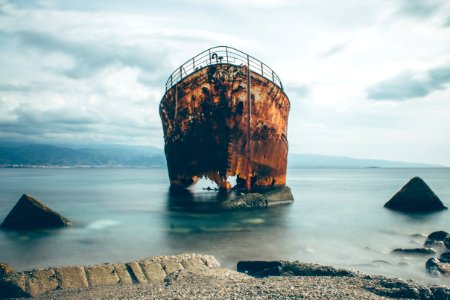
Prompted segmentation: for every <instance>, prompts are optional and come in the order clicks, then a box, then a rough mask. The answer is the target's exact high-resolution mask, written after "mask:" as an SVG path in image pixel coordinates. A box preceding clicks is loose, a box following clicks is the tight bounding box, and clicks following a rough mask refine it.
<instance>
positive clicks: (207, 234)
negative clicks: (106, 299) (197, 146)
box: [0, 169, 450, 285]
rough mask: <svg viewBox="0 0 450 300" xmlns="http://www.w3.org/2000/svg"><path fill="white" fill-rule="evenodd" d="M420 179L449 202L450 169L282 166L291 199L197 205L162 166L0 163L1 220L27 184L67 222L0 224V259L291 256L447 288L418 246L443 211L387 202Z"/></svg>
mask: <svg viewBox="0 0 450 300" xmlns="http://www.w3.org/2000/svg"><path fill="white" fill-rule="evenodd" d="M413 176H421V177H422V178H423V179H424V180H425V181H426V182H427V183H428V184H429V185H430V187H431V188H432V189H433V190H434V191H435V193H436V194H437V195H438V196H439V197H440V198H441V200H442V201H443V202H444V204H445V205H446V206H450V169H296V170H288V176H287V178H288V185H289V186H290V187H291V189H292V193H293V195H294V198H295V201H294V203H293V204H291V205H283V206H279V207H271V208H269V209H258V210H249V211H236V212H205V211H203V210H199V211H197V210H195V209H192V206H191V204H192V203H197V205H198V204H199V203H200V204H201V203H202V202H203V203H204V202H205V201H211V200H214V198H215V197H216V193H215V192H212V191H204V190H202V189H201V188H200V187H196V188H194V190H193V191H192V192H191V193H181V194H180V193H176V194H173V193H171V192H169V188H168V186H169V185H168V178H167V170H165V169H0V219H1V220H3V218H4V217H6V215H7V214H8V212H9V210H10V209H11V208H12V207H13V206H14V205H15V203H16V201H17V200H18V199H19V198H20V196H21V195H22V194H23V193H30V194H32V195H34V196H35V197H37V198H38V199H40V200H42V201H43V202H45V203H46V204H48V205H49V206H50V207H52V208H53V209H55V210H56V211H58V212H60V213H61V214H62V215H64V216H65V217H67V218H69V219H70V220H72V221H73V223H74V226H72V227H70V228H64V229H58V230H40V231H33V232H16V231H5V230H0V261H2V262H6V263H8V264H10V265H11V266H12V267H14V268H15V269H16V270H28V269H32V268H38V267H48V266H62V265H73V264H93V263H102V262H115V261H122V262H126V261H132V260H136V259H140V258H143V257H148V256H155V255H167V254H179V253H184V252H198V253H204V254H212V255H214V256H215V257H216V258H217V259H218V260H219V261H220V262H221V263H222V264H223V266H225V267H228V268H232V269H233V268H235V267H236V263H237V261H239V260H257V259H261V260H270V259H294V260H300V261H304V262H316V263H321V264H327V265H334V266H339V267H345V268H351V269H356V270H359V271H362V272H365V273H372V274H384V275H391V276H396V277H402V278H413V279H416V280H418V281H421V282H426V283H438V284H447V285H450V279H449V278H443V277H438V278H436V277H431V276H430V275H429V274H428V273H427V272H426V270H425V262H426V260H427V257H425V256H404V255H394V254H391V251H392V250H393V249H394V248H414V247H421V246H422V244H423V242H424V240H425V238H424V237H421V236H418V235H417V234H423V235H428V234H429V233H431V232H432V231H436V230H446V231H450V211H448V210H445V211H442V212H438V213H432V214H425V215H423V214H415V215H414V214H402V213H397V212H392V211H389V210H387V209H385V208H383V205H384V203H385V202H386V201H388V200H389V199H390V197H391V196H392V195H393V194H394V193H396V192H397V191H398V190H399V189H400V188H401V187H402V186H403V185H404V184H405V183H406V182H407V181H408V180H409V179H410V178H412V177H413Z"/></svg>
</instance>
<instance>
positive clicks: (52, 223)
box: [2, 194, 70, 229]
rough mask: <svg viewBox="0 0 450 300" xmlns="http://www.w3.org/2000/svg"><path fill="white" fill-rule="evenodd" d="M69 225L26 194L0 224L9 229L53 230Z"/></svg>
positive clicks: (65, 220)
mask: <svg viewBox="0 0 450 300" xmlns="http://www.w3.org/2000/svg"><path fill="white" fill-rule="evenodd" d="M69 225H70V221H69V220H67V219H66V218H64V217H63V216H61V215H60V214H58V213H57V212H56V211H54V210H52V209H51V208H49V207H48V206H46V205H45V204H43V203H42V202H40V201H39V200H37V199H35V198H34V197H32V196H30V195H27V194H23V195H22V197H21V198H20V199H19V201H17V203H16V205H15V206H14V207H13V209H12V210H11V211H10V212H9V214H8V215H7V216H6V218H5V220H4V221H3V223H2V227H4V228H9V229H38V228H55V227H64V226H69Z"/></svg>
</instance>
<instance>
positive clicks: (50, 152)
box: [0, 142, 443, 169]
mask: <svg viewBox="0 0 450 300" xmlns="http://www.w3.org/2000/svg"><path fill="white" fill-rule="evenodd" d="M36 166H38V167H58V166H59V167H145V168H151V167H155V168H158V167H166V159H165V157H164V151H163V150H162V149H159V148H156V147H150V146H147V147H141V146H118V145H83V146H65V145H64V146H55V145H43V144H23V143H22V144H21V143H11V142H0V167H36ZM288 167H289V168H293V169H296V168H436V167H443V166H438V165H430V164H420V163H404V162H395V161H386V160H373V159H355V158H348V157H340V156H326V155H314V154H297V153H292V154H290V155H289V158H288Z"/></svg>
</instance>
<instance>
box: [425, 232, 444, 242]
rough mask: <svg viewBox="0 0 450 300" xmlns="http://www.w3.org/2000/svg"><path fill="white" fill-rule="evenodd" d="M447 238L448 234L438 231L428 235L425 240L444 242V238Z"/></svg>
mask: <svg viewBox="0 0 450 300" xmlns="http://www.w3.org/2000/svg"><path fill="white" fill-rule="evenodd" d="M448 236H449V234H448V232H446V231H443V230H440V231H435V232H432V233H430V234H429V235H428V237H427V240H433V241H444V240H445V238H446V237H448Z"/></svg>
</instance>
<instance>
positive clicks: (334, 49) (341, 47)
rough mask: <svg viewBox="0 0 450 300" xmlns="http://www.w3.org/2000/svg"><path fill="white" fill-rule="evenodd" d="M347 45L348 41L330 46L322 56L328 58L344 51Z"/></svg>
mask: <svg viewBox="0 0 450 300" xmlns="http://www.w3.org/2000/svg"><path fill="white" fill-rule="evenodd" d="M346 47H347V43H346V42H345V43H340V44H336V45H334V46H332V47H330V48H329V49H328V50H327V51H325V52H324V53H323V54H322V58H328V57H331V56H333V55H336V54H338V53H340V52H342V51H343V50H344V49H345V48H346Z"/></svg>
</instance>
